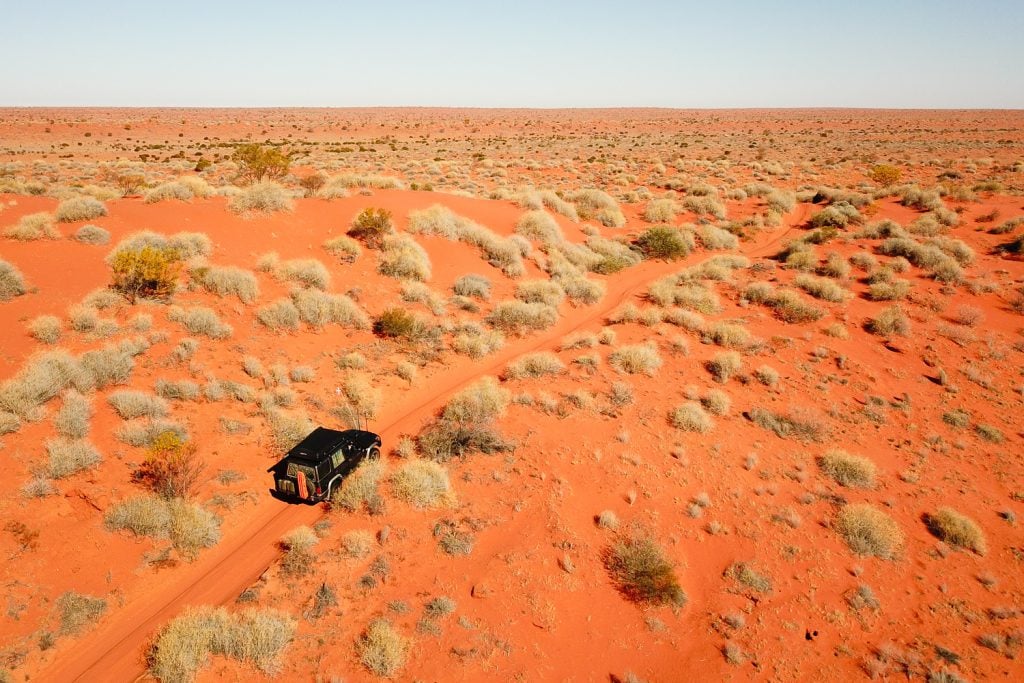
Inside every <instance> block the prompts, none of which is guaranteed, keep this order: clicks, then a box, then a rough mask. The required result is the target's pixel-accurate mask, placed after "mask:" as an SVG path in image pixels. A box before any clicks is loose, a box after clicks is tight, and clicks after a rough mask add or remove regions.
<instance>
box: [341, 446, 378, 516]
mask: <svg viewBox="0 0 1024 683" xmlns="http://www.w3.org/2000/svg"><path fill="white" fill-rule="evenodd" d="M384 474H385V471H384V463H383V461H381V460H379V459H378V460H363V462H361V463H359V466H358V467H356V468H355V470H353V471H352V473H351V474H349V475H348V476H347V477H345V478H344V480H342V482H341V486H340V487H338V488H336V489H334V492H333V493H332V494H331V505H333V506H336V507H340V508H342V509H343V510H347V511H349V512H358V511H359V510H362V509H363V508H366V509H367V510H368V511H370V512H371V513H373V512H375V511H382V510H383V507H384V499H383V498H382V497H381V495H380V484H381V482H382V481H383V479H384Z"/></svg>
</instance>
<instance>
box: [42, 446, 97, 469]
mask: <svg viewBox="0 0 1024 683" xmlns="http://www.w3.org/2000/svg"><path fill="white" fill-rule="evenodd" d="M46 454H47V458H48V460H47V464H46V472H47V474H49V475H50V477H52V478H53V479H64V478H66V477H70V476H72V475H74V474H77V473H79V472H83V471H85V470H87V469H91V468H93V467H95V466H96V465H98V464H99V462H100V460H101V458H100V454H99V451H97V450H96V447H95V446H93V445H92V444H91V443H89V442H88V441H85V440H77V441H69V440H66V439H52V440H50V441H47V442H46Z"/></svg>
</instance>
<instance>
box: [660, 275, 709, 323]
mask: <svg viewBox="0 0 1024 683" xmlns="http://www.w3.org/2000/svg"><path fill="white" fill-rule="evenodd" d="M647 298H648V299H649V300H650V301H651V302H652V303H655V304H657V305H659V306H680V307H682V308H684V309H686V310H688V311H697V312H699V313H704V314H713V313H717V312H718V311H719V310H720V308H721V302H720V300H719V298H718V294H716V293H715V291H714V290H713V289H712V288H711V287H709V286H708V285H707V284H705V283H703V282H683V281H680V279H679V277H678V276H676V275H670V276H668V277H665V278H661V279H660V280H657V281H655V282H654V283H653V284H652V285H651V286H650V287H648V289H647Z"/></svg>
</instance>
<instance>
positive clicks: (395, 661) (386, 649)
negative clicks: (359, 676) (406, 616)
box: [356, 619, 411, 678]
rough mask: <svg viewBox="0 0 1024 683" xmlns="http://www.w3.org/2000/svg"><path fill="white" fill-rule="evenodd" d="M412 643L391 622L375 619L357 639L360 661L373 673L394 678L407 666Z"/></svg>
mask: <svg viewBox="0 0 1024 683" xmlns="http://www.w3.org/2000/svg"><path fill="white" fill-rule="evenodd" d="M410 647H411V644H410V642H409V640H408V639H407V638H405V637H403V636H402V635H401V634H400V633H399V632H398V631H396V630H395V627H394V626H392V625H391V622H389V621H387V620H385V619H375V620H374V621H372V622H370V625H369V626H367V627H366V631H364V632H363V634H362V635H361V636H360V637H359V640H358V641H356V653H357V654H358V655H359V661H360V662H361V663H362V665H363V666H364V667H366V669H367V670H368V671H370V672H371V673H373V674H375V675H377V676H381V677H383V678H394V677H395V676H396V675H397V674H398V673H399V672H400V671H401V670H402V667H404V666H405V662H406V659H407V658H408V656H409V649H410Z"/></svg>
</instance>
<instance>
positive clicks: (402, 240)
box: [377, 235, 431, 282]
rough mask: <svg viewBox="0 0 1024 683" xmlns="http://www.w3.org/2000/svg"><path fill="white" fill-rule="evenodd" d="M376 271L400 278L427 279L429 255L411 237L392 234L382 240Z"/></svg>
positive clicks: (429, 267) (429, 268) (428, 274)
mask: <svg viewBox="0 0 1024 683" xmlns="http://www.w3.org/2000/svg"><path fill="white" fill-rule="evenodd" d="M377 272H378V273H380V274H381V275H386V276H388V277H393V278H398V279H402V280H419V281H421V282H422V281H425V280H429V279H430V274H431V266H430V256H429V255H428V254H427V251H426V249H424V248H423V247H422V246H420V244H419V242H417V241H416V240H415V239H413V238H412V237H410V236H408V235H394V236H392V237H389V238H387V239H386V240H385V241H384V246H383V248H382V251H381V255H380V259H379V260H378V262H377Z"/></svg>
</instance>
